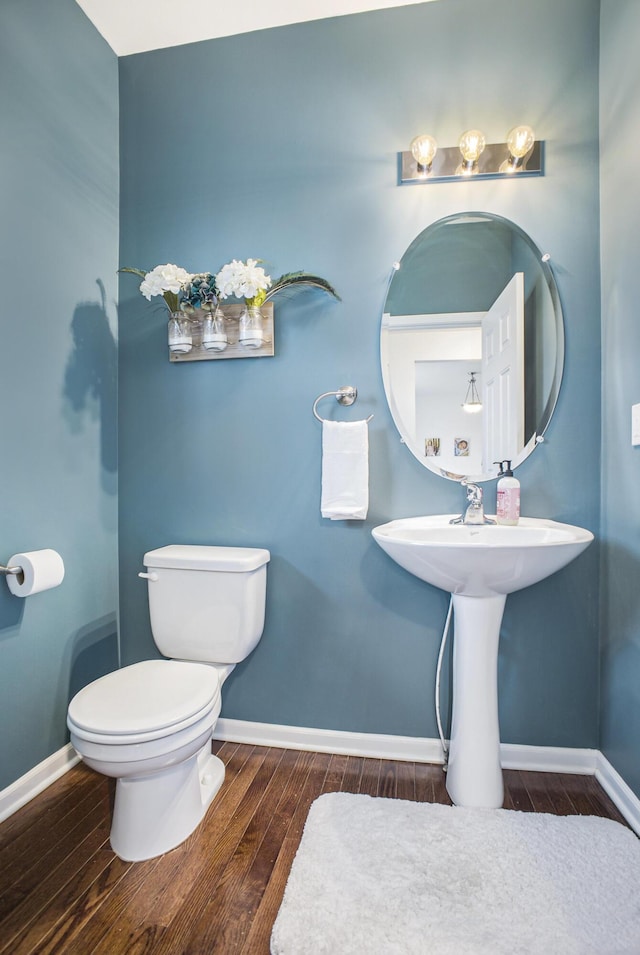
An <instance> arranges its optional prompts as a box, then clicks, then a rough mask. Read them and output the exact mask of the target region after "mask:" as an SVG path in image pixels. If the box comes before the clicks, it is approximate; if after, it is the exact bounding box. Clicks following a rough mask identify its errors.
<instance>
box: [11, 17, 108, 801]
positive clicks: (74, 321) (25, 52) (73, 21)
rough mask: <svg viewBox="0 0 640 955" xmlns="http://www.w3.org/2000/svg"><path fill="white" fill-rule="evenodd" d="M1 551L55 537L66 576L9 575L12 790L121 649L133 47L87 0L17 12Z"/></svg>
mask: <svg viewBox="0 0 640 955" xmlns="http://www.w3.org/2000/svg"><path fill="white" fill-rule="evenodd" d="M0 27H1V35H2V40H1V41H0V42H1V45H2V56H0V88H2V90H3V92H4V95H3V96H2V97H0V128H1V129H2V131H3V132H2V142H1V145H0V157H1V167H0V168H1V170H2V173H1V175H0V197H1V198H0V207H1V208H2V230H1V232H0V284H1V286H2V289H3V307H2V347H1V348H0V381H2V401H3V411H2V415H1V416H0V446H1V447H2V462H3V465H2V473H3V482H2V484H3V494H2V499H3V504H2V507H0V541H1V546H0V550H1V553H0V562H5V561H6V560H7V559H8V558H9V557H10V556H11V555H12V554H14V553H16V552H19V551H25V550H26V551H28V550H38V549H40V548H45V547H52V548H54V549H55V550H57V551H59V553H60V554H61V555H62V557H63V559H64V561H65V565H66V577H65V579H64V582H63V584H62V585H61V586H60V587H58V588H57V589H56V590H50V591H48V592H43V593H41V594H37V595H34V596H32V597H29V598H28V599H26V600H21V599H20V598H17V597H14V596H12V595H11V594H10V593H9V590H8V588H7V587H6V586H5V584H4V583H3V582H0V660H1V663H0V716H1V719H2V735H1V739H0V788H3V787H4V786H6V785H8V784H9V783H11V782H12V781H13V780H15V779H16V778H18V777H19V776H21V775H23V774H24V773H25V772H27V771H28V770H29V769H31V767H33V766H34V765H36V764H37V763H39V762H41V761H42V760H43V759H45V758H46V757H47V756H49V755H50V754H52V753H53V752H55V751H56V750H58V749H59V748H60V747H62V746H64V744H65V743H66V741H67V739H68V734H67V731H66V724H65V718H66V708H67V703H68V700H69V698H70V696H71V694H72V693H73V692H74V691H75V690H76V689H78V688H79V687H80V686H82V685H83V683H86V682H87V681H88V680H89V679H93V678H94V677H95V676H98V675H100V674H101V673H103V672H106V671H107V670H109V669H113V667H114V666H116V665H117V654H116V635H115V631H116V607H117V575H116V568H117V549H116V543H117V539H116V534H117V510H116V468H117V456H116V452H117V448H116V431H115V427H116V395H115V390H116V317H117V316H116V310H115V305H114V299H115V294H116V275H115V272H116V268H117V244H118V110H117V95H118V88H117V82H118V76H117V60H116V57H115V55H114V54H113V53H112V52H111V50H110V49H109V48H108V47H107V45H106V44H105V42H104V41H103V40H102V38H101V37H100V36H99V35H98V33H97V32H96V30H95V29H94V28H93V26H92V25H91V24H90V23H89V21H88V20H87V19H86V17H85V16H84V14H83V13H82V11H81V10H80V9H79V7H78V6H77V5H76V4H75V3H74V2H72V0H58V2H56V3H55V4H51V3H47V2H46V0H8V2H5V3H3V4H2V12H1V13H0Z"/></svg>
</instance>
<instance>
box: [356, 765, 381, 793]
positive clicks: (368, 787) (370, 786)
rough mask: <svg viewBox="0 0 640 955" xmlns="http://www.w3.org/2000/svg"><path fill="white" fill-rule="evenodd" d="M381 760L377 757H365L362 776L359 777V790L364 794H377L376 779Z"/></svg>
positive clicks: (377, 778) (378, 776)
mask: <svg viewBox="0 0 640 955" xmlns="http://www.w3.org/2000/svg"><path fill="white" fill-rule="evenodd" d="M380 767H381V761H380V760H379V759H365V761H364V767H363V770H362V776H361V777H360V790H359V791H360V792H361V793H363V795H365V796H377V795H378V781H379V779H380Z"/></svg>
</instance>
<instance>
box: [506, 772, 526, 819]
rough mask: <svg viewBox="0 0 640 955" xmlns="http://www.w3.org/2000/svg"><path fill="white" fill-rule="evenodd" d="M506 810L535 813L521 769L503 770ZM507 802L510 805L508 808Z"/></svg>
mask: <svg viewBox="0 0 640 955" xmlns="http://www.w3.org/2000/svg"><path fill="white" fill-rule="evenodd" d="M502 778H503V780H504V788H505V808H509V809H515V810H517V811H518V812H533V803H532V802H531V798H530V796H529V793H528V792H527V787H526V786H525V784H524V780H523V779H522V775H521V773H520V770H519V769H503V770H502ZM507 802H508V803H509V804H510V805H509V806H507Z"/></svg>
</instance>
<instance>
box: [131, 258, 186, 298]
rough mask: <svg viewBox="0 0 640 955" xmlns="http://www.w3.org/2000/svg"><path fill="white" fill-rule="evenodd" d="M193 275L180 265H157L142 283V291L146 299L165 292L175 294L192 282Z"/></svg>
mask: <svg viewBox="0 0 640 955" xmlns="http://www.w3.org/2000/svg"><path fill="white" fill-rule="evenodd" d="M192 278H193V276H192V275H191V274H190V273H189V272H187V271H186V270H185V269H181V268H180V267H179V266H178V265H171V264H170V263H167V265H156V267H155V269H153V271H151V272H147V274H146V275H145V277H144V279H143V280H142V283H141V285H140V291H141V292H142V294H143V295H144V297H145V298H146V299H148V300H149V301H151V299H152V297H153V296H154V295H162V294H163V293H164V292H173V293H174V294H175V295H177V294H178V292H179V291H180V290H181V289H182V288H183V287H184V286H185V285H186V284H187V282H190V281H191V279H192Z"/></svg>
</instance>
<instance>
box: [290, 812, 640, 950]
mask: <svg viewBox="0 0 640 955" xmlns="http://www.w3.org/2000/svg"><path fill="white" fill-rule="evenodd" d="M271 952H272V955H538V953H539V955H614V953H615V955H639V953H640V842H639V841H638V839H636V837H635V836H634V834H633V833H632V832H631V831H630V830H629V829H626V828H625V827H624V826H622V825H620V824H619V823H617V822H612V821H611V820H608V819H600V818H597V817H595V816H552V815H547V814H540V813H524V812H513V811H509V810H505V809H496V810H487V809H460V808H457V807H451V806H438V805H431V804H426V803H414V802H406V801H404V800H397V799H379V798H372V797H371V796H355V795H350V794H349V793H328V794H326V795H324V796H321V797H320V798H319V799H317V800H316V801H315V803H314V804H313V805H312V807H311V810H310V812H309V816H308V819H307V822H306V825H305V830H304V834H303V837H302V841H301V843H300V848H299V849H298V853H297V855H296V857H295V860H294V862H293V866H292V869H291V873H290V876H289V880H288V882H287V887H286V890H285V894H284V899H283V901H282V905H281V907H280V911H279V913H278V917H277V919H276V922H275V924H274V927H273V932H272V936H271Z"/></svg>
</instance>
